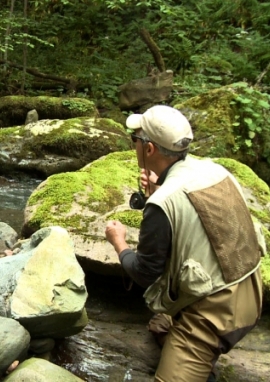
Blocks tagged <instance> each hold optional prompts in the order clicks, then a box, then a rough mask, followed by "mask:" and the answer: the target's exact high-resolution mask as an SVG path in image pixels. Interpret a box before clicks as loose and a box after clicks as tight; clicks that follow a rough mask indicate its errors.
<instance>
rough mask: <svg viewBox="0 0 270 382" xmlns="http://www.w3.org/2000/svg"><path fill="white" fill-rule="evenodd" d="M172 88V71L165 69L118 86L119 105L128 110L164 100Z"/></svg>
mask: <svg viewBox="0 0 270 382" xmlns="http://www.w3.org/2000/svg"><path fill="white" fill-rule="evenodd" d="M172 88H173V72H172V71H171V70H166V71H165V72H162V73H155V74H153V73H152V75H151V76H148V77H145V78H140V79H138V80H133V81H131V82H129V83H126V84H123V85H121V86H119V91H120V93H119V106H120V109H121V110H130V109H134V108H136V107H139V106H143V105H146V104H148V103H151V104H154V103H158V102H162V101H165V100H166V99H167V98H168V97H169V95H170V93H171V91H172Z"/></svg>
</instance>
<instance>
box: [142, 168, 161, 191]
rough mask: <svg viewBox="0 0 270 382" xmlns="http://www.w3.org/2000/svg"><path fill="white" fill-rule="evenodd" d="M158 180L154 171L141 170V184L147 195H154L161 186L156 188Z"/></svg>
mask: <svg viewBox="0 0 270 382" xmlns="http://www.w3.org/2000/svg"><path fill="white" fill-rule="evenodd" d="M157 180H158V176H157V174H156V173H154V171H151V170H146V169H144V168H143V169H141V174H140V182H141V186H142V188H144V190H145V195H146V196H150V195H152V194H153V193H154V192H155V191H156V189H157V188H158V187H159V186H156V181H157Z"/></svg>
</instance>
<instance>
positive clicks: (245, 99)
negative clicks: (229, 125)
mask: <svg viewBox="0 0 270 382" xmlns="http://www.w3.org/2000/svg"><path fill="white" fill-rule="evenodd" d="M234 87H235V88H238V89H240V94H239V95H238V96H237V97H235V99H234V100H233V101H231V103H230V104H231V105H232V106H233V108H234V109H235V112H236V114H235V121H234V123H233V126H235V130H236V133H237V145H236V148H235V150H236V151H237V150H238V149H239V148H243V147H244V148H245V149H246V150H247V152H248V153H249V154H252V155H254V156H258V153H259V152H260V151H261V148H260V147H261V145H262V142H263V140H265V138H267V137H268V136H269V134H270V127H269V123H268V121H269V114H270V113H269V110H270V96H269V95H268V94H266V93H261V92H260V91H259V90H257V89H256V88H253V87H250V86H248V85H247V84H246V83H240V84H235V85H234ZM269 148H270V147H269ZM269 148H268V149H265V151H264V153H260V154H261V155H262V156H264V157H265V158H266V159H267V161H268V163H269V164H270V149H269Z"/></svg>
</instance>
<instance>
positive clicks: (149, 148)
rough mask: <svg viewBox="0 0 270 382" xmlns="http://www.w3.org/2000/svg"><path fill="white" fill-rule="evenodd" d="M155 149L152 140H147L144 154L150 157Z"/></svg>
mask: <svg viewBox="0 0 270 382" xmlns="http://www.w3.org/2000/svg"><path fill="white" fill-rule="evenodd" d="M155 151H156V146H155V145H153V143H152V142H147V146H146V155H147V156H149V157H150V156H152V155H153V154H154V152H155Z"/></svg>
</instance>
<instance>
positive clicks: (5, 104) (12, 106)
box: [0, 96, 98, 127]
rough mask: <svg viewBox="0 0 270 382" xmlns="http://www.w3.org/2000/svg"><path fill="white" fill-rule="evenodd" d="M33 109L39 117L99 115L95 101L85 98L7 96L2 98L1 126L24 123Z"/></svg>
mask: <svg viewBox="0 0 270 382" xmlns="http://www.w3.org/2000/svg"><path fill="white" fill-rule="evenodd" d="M33 109H35V110H36V111H37V113H38V116H39V119H55V118H58V119H69V118H74V117H80V116H87V117H98V111H97V109H96V107H95V103H94V102H93V101H90V100H87V99H84V98H72V97H67V98H61V97H47V96H39V97H25V96H6V97H1V98H0V115H1V125H0V127H10V126H16V125H22V124H24V123H25V119H26V116H27V113H28V112H29V111H31V110H33Z"/></svg>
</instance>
